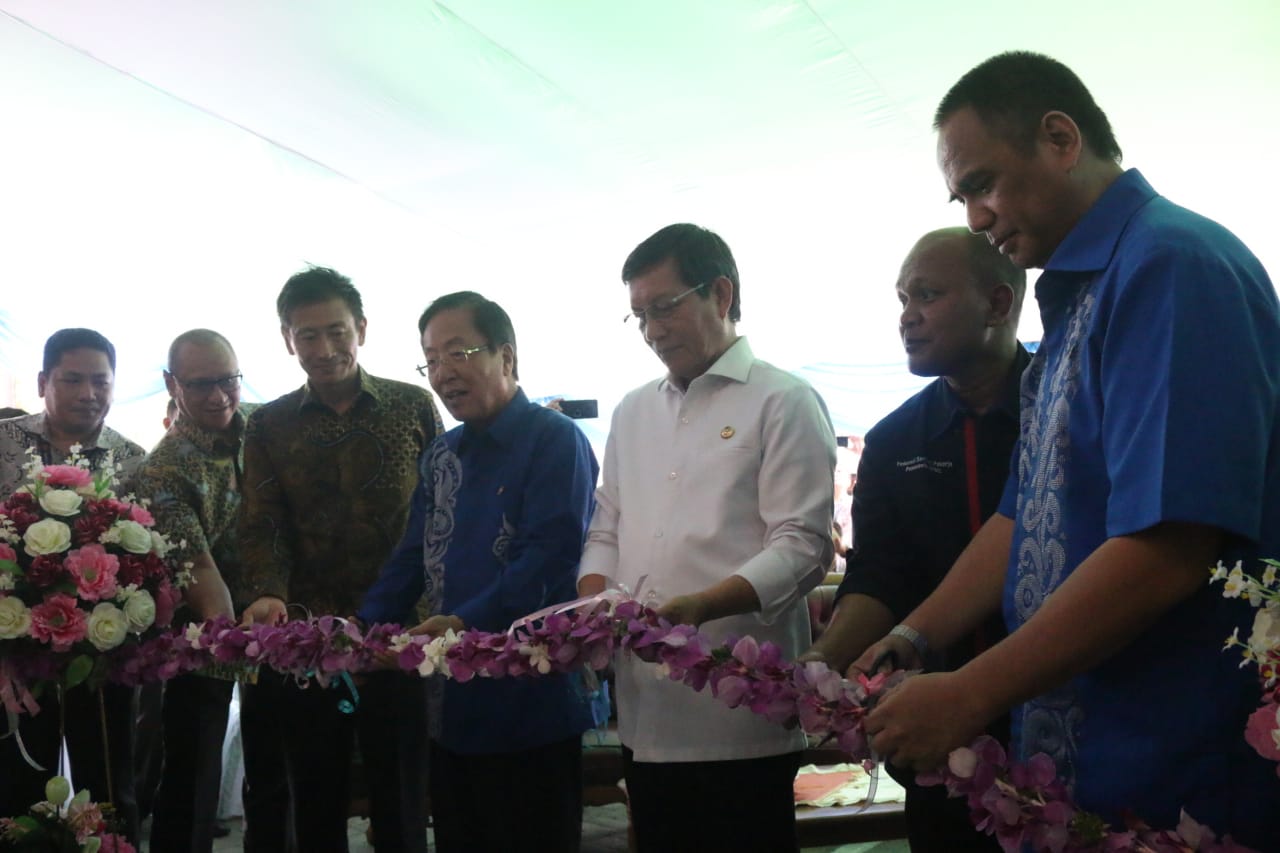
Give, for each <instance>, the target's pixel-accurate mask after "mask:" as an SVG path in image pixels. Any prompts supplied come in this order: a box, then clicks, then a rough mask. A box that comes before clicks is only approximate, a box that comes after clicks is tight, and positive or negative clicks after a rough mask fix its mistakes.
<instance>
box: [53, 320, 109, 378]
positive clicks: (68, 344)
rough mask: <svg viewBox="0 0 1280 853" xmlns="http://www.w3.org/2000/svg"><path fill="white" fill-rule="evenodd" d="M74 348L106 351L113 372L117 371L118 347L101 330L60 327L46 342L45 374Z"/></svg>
mask: <svg viewBox="0 0 1280 853" xmlns="http://www.w3.org/2000/svg"><path fill="white" fill-rule="evenodd" d="M73 349H96V350H97V351H98V352H102V353H106V356H107V363H108V364H110V365H111V372H112V373H115V370H116V348H115V347H114V346H112V345H111V341H109V340H107V339H106V336H104V335H103V334H102V333H101V332H95V331H94V330H93V329H59V330H58V331H56V332H54V333H53V334H52V335H50V336H49V340H47V341H45V342H44V373H45V375H46V376H47V375H49V372H50V371H52V370H53V369H54V368H55V367H57V366H58V362H60V361H62V356H63V354H64V353H68V352H70V351H71V350H73Z"/></svg>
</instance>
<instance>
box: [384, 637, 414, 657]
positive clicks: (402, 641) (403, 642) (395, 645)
mask: <svg viewBox="0 0 1280 853" xmlns="http://www.w3.org/2000/svg"><path fill="white" fill-rule="evenodd" d="M411 645H413V635H412V634H409V633H407V632H406V633H404V634H396V635H395V636H394V637H392V638H391V639H390V640H388V641H387V649H388V650H390V651H392V652H395V653H396V654H400V653H401V652H402V651H404V650H405V649H407V648H409V646H411Z"/></svg>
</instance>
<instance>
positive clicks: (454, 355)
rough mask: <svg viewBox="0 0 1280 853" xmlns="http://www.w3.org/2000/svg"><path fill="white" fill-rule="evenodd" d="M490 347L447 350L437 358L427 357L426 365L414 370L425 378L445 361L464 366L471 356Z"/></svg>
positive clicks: (482, 345) (483, 345) (420, 365)
mask: <svg viewBox="0 0 1280 853" xmlns="http://www.w3.org/2000/svg"><path fill="white" fill-rule="evenodd" d="M491 346H492V345H491V344H481V345H480V346H478V347H467V348H466V349H455V350H449V351H448V352H446V353H442V354H441V355H439V356H428V358H427V363H426V364H419V365H418V366H417V367H416V368H414V369H415V370H417V371H418V375H420V376H426V375H427V374H428V373H430V372H431V371H433V370H435V369H436V368H437V367H439V366H440V365H441V364H443V363H444V362H446V361H447V362H449V363H450V364H454V365H458V364H466V363H467V359H469V358H471V356H473V355H475V354H476V353H478V352H482V351H484V350H487V349H490V348H491Z"/></svg>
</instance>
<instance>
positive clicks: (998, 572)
mask: <svg viewBox="0 0 1280 853" xmlns="http://www.w3.org/2000/svg"><path fill="white" fill-rule="evenodd" d="M1012 544H1013V519H1010V518H1007V517H1005V516H1003V515H1000V514H999V513H997V514H996V515H993V516H991V518H990V519H988V520H987V523H986V524H984V525H983V526H982V529H980V530H979V531H978V532H977V533H976V534H975V535H974V537H973V539H972V540H971V541H970V542H969V545H968V546H967V547H966V548H965V549H964V551H962V552H961V553H960V556H959V557H958V558H957V559H956V562H955V565H953V566H952V567H951V570H950V571H949V572H947V575H946V577H944V578H943V579H942V583H940V584H938V588H937V589H935V590H934V591H933V594H932V595H930V596H929V597H928V598H926V599H925V600H924V602H923V603H922V604H921V605H920V606H919V607H917V608H916V609H915V610H913V611H912V612H911V613H910V615H908V616H907V618H906V619H903V620H902V621H903V623H904V624H906V625H910V626H911V627H912V628H915V629H916V630H917V631H919V632H920V633H921V634H922V635H924V638H925V639H926V640H927V641H928V642H929V645H930V646H932V647H933V648H935V649H941V648H946V647H947V646H950V645H953V644H954V643H956V642H958V641H959V640H961V639H963V638H964V637H967V636H969V635H970V634H972V633H973V632H974V631H976V630H977V629H978V626H979V625H981V624H982V622H983V621H984V620H985V619H986V618H987V617H988V616H990V615H991V614H992V613H996V612H998V611H999V610H1000V598H1001V595H1002V594H1003V591H1004V579H1005V575H1006V574H1007V573H1008V565H1009V549H1010V547H1011V546H1012Z"/></svg>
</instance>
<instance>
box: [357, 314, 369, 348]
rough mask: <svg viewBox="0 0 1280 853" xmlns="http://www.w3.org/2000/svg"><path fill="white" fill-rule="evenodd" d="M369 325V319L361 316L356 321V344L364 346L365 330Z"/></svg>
mask: <svg viewBox="0 0 1280 853" xmlns="http://www.w3.org/2000/svg"><path fill="white" fill-rule="evenodd" d="M368 327H369V319H368V318H367V317H361V318H360V319H359V320H357V321H356V346H358V347H362V346H364V331H365V329H367V328H368Z"/></svg>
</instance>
